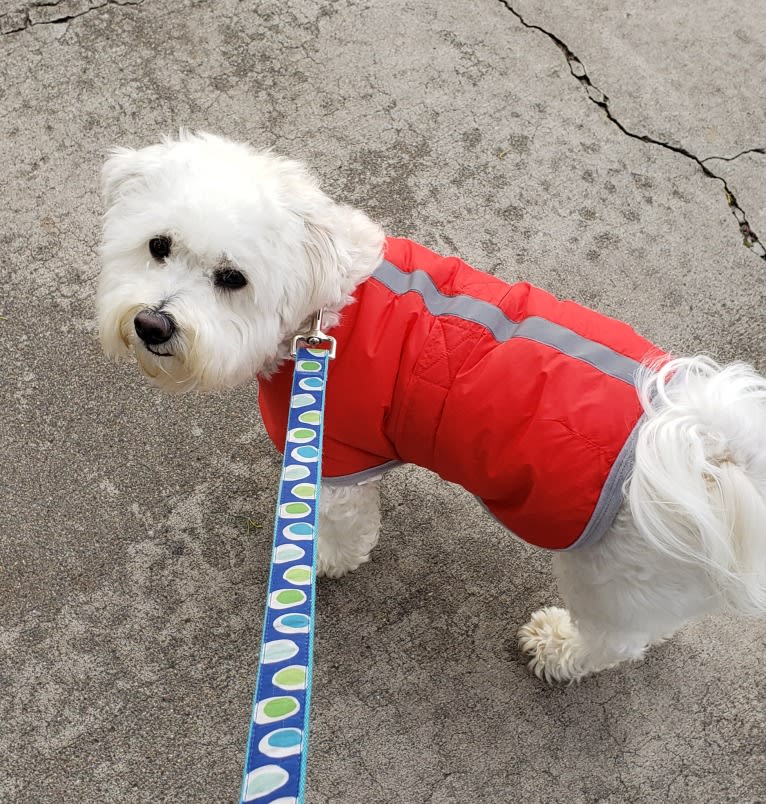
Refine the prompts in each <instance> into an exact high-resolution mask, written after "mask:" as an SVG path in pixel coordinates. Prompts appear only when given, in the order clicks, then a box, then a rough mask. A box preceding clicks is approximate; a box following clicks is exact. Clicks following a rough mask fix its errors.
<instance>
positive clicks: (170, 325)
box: [133, 310, 176, 346]
mask: <svg viewBox="0 0 766 804" xmlns="http://www.w3.org/2000/svg"><path fill="white" fill-rule="evenodd" d="M133 326H134V327H135V328H136V335H138V337H139V338H141V340H142V341H143V342H144V343H145V344H147V345H149V346H154V345H155V344H158V343H165V342H166V341H169V340H170V339H171V338H172V337H173V333H174V332H175V331H176V325H175V322H174V321H173V319H172V318H171V317H170V316H169V315H167V314H165V313H161V312H159V310H141V312H140V313H138V315H137V316H136V317H135V318H134V319H133Z"/></svg>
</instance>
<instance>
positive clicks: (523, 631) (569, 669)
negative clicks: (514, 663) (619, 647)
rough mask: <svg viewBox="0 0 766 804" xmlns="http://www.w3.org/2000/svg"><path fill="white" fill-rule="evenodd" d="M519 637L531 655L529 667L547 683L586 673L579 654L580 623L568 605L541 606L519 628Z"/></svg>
mask: <svg viewBox="0 0 766 804" xmlns="http://www.w3.org/2000/svg"><path fill="white" fill-rule="evenodd" d="M518 637H519V648H520V649H521V650H522V651H523V652H524V653H526V654H527V655H528V656H529V657H530V658H529V662H528V663H527V667H529V669H530V670H531V671H532V672H533V673H534V674H535V675H536V676H537V677H538V678H540V679H542V680H543V681H545V682H546V683H548V684H552V683H554V682H559V683H566V682H571V681H577V680H578V679H580V678H582V677H583V676H584V675H585V673H583V672H582V670H581V669H580V668H579V667H578V663H577V661H576V658H575V654H576V652H577V647H578V643H579V637H578V634H577V627H576V626H575V624H574V623H573V622H572V620H571V618H570V616H569V612H568V611H567V610H566V609H560V608H557V607H555V606H547V607H546V608H543V609H539V610H538V611H536V612H535V613H534V614H533V615H532V617H531V618H530V620H529V622H528V623H527V624H526V625H523V626H522V627H521V628H520V629H519V633H518Z"/></svg>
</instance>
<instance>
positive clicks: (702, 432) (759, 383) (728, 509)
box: [629, 357, 766, 614]
mask: <svg viewBox="0 0 766 804" xmlns="http://www.w3.org/2000/svg"><path fill="white" fill-rule="evenodd" d="M638 391H639V394H640V395H641V401H642V403H643V406H644V409H645V411H646V419H645V421H644V423H643V424H642V426H641V428H640V429H639V433H638V443H637V445H636V463H635V468H634V472H633V476H632V478H631V481H630V487H629V499H630V506H631V511H632V514H633V518H634V520H635V522H636V524H637V526H638V527H639V529H640V531H641V532H642V534H643V535H644V537H645V538H646V539H648V540H649V541H650V542H651V543H652V544H653V546H655V547H656V548H657V549H659V550H661V551H663V552H665V553H666V554H668V555H670V556H673V557H674V558H676V559H680V560H682V561H690V562H694V563H696V564H701V565H703V566H704V567H705V569H706V571H707V573H708V575H709V577H710V580H711V582H712V584H713V585H714V588H715V589H716V590H717V591H718V592H719V593H720V595H721V597H722V598H723V600H724V601H725V602H726V603H728V604H729V605H730V606H731V607H733V608H734V609H736V610H738V611H741V612H745V613H749V614H754V613H761V614H762V613H764V612H766V379H764V378H763V377H761V376H760V375H759V374H757V373H756V372H755V371H754V370H753V369H752V368H751V367H750V366H747V365H745V364H742V363H734V364H732V365H729V366H725V367H722V366H719V365H718V364H717V363H715V362H714V361H712V360H710V359H708V358H706V357H694V358H680V359H674V360H671V361H669V362H668V363H667V364H666V365H664V366H662V367H661V368H660V369H659V370H658V371H656V372H655V371H653V370H651V369H647V370H646V371H644V372H643V373H642V374H641V376H640V377H639V379H638Z"/></svg>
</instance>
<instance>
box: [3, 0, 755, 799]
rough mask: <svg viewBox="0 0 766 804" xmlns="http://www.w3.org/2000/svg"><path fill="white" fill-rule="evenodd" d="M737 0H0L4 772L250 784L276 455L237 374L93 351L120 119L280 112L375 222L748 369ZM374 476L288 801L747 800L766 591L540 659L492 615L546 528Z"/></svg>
mask: <svg viewBox="0 0 766 804" xmlns="http://www.w3.org/2000/svg"><path fill="white" fill-rule="evenodd" d="M671 5H672V4H671ZM676 5H678V4H676ZM749 5H750V6H751V11H750V12H749V13H748V14H743V12H742V6H741V4H737V3H734V2H731V1H730V0H725V1H724V2H712V0H711V2H707V1H706V2H700V3H696V4H694V7H693V9H692V6H691V4H688V5H687V10H685V11H684V12H683V13H682V12H681V11H680V10H676V8H675V6H674V7H673V8H670V7H669V6H668V4H659V3H655V2H650V1H649V0H641V2H635V3H630V4H628V3H622V2H617V0H608V1H607V0H601V2H598V3H596V4H595V5H594V4H587V10H586V5H585V4H575V3H569V2H561V3H555V4H554V3H543V2H533V0H529V1H527V0H519V2H518V3H517V4H516V3H514V2H511V0H508V2H502V1H501V0H478V1H477V2H475V3H470V4H467V3H461V2H459V1H458V0H442V2H431V0H426V1H425V2H409V1H408V0H385V2H374V3H373V2H362V1H361V0H337V2H323V3H315V2H308V0H282V1H280V2H272V1H271V0H265V2H237V1H236V0H221V1H220V2H215V3H213V2H202V1H201V0H179V2H173V3H171V2H170V1H169V0H143V1H142V2H141V0H132V1H131V0H123V1H122V2H119V1H118V0H111V2H110V1H109V0H106V1H104V0H101V2H99V0H62V1H61V2H58V3H56V2H32V3H27V4H24V3H23V2H19V0H10V1H9V0H0V76H2V80H0V154H1V156H2V158H1V160H0V163H1V164H2V165H3V170H2V171H0V198H2V205H0V244H1V245H2V248H0V276H1V278H2V294H0V316H2V318H0V376H1V377H2V381H0V405H1V406H2V412H3V413H2V417H0V477H1V478H2V489H3V493H4V498H3V502H2V505H0V617H1V619H0V622H1V623H2V625H1V626H0V657H1V658H0V678H1V679H2V690H3V695H2V696H1V697H0V722H2V724H3V726H2V728H0V756H1V757H2V758H3V760H2V772H1V773H0V800H2V801H11V802H28V801H32V800H35V801H45V802H48V801H51V802H52V801H72V802H83V801H120V802H122V801H125V802H150V801H151V802H154V801H171V800H175V799H180V798H184V799H185V800H188V801H199V802H211V801H216V802H217V801H231V800H235V799H236V796H237V793H238V787H239V779H240V772H241V762H242V756H243V750H244V743H245V737H246V732H247V716H248V708H249V705H250V696H251V686H252V682H253V674H254V670H255V663H256V656H257V652H258V639H259V636H260V625H261V616H262V606H263V598H264V594H265V586H266V579H267V561H268V554H269V542H270V537H271V534H270V527H271V517H272V507H273V504H274V495H275V490H276V481H277V474H278V462H277V456H276V455H275V453H274V452H273V450H272V449H271V447H270V446H269V444H268V442H267V441H266V439H265V436H264V433H263V428H262V426H261V423H260V421H259V418H258V415H257V411H256V395H255V388H254V386H250V387H247V388H243V389H240V390H238V391H236V392H233V393H231V394H227V395H220V396H219V395H215V396H208V397H199V398H197V397H182V398H172V399H170V398H167V397H164V396H161V395H160V394H159V393H158V392H156V391H154V390H152V389H150V388H149V387H148V386H147V385H146V383H145V382H144V381H143V380H142V379H141V378H140V376H139V375H138V374H137V372H136V371H135V369H134V367H132V366H130V365H121V366H114V365H112V364H110V363H108V362H107V361H106V360H105V359H104V358H103V356H102V355H101V354H100V351H99V348H98V345H97V342H96V332H95V321H94V311H93V295H94V288H95V282H96V277H97V274H98V270H99V265H98V253H97V244H98V236H99V216H100V214H101V212H102V207H101V202H100V199H99V193H98V174H99V170H100V166H101V164H102V162H103V159H104V156H105V154H106V153H107V151H108V149H109V147H110V146H112V145H114V144H127V145H133V146H139V145H144V144H148V143H151V142H153V141H155V140H156V139H157V138H158V137H159V135H161V134H162V133H165V132H172V131H175V130H177V129H178V128H179V127H180V126H185V127H189V128H192V129H196V128H201V129H208V130H213V131H217V132H220V133H223V134H227V135H229V136H232V137H236V138H241V139H247V140H250V141H251V142H253V143H255V144H258V145H263V146H272V147H274V148H275V149H276V150H277V151H279V152H282V153H285V154H287V155H289V156H293V157H297V158H300V159H304V160H306V161H308V162H309V163H310V164H311V165H312V166H313V168H314V170H315V172H316V173H317V174H318V176H319V177H320V178H321V180H322V182H323V185H324V186H325V188H326V189H327V190H328V191H329V192H330V193H332V194H334V195H335V196H337V197H339V198H341V199H343V200H345V201H346V202H348V203H352V204H355V205H357V206H359V207H362V208H364V209H365V210H366V211H367V212H368V213H369V214H371V215H372V216H374V217H375V218H377V219H379V220H380V221H381V222H382V223H383V224H384V225H385V227H386V229H387V231H389V232H390V233H392V234H399V235H403V236H409V237H413V238H416V239H418V240H420V241H421V242H423V243H425V244H426V245H428V246H430V247H432V248H435V249H437V250H441V251H443V252H450V253H458V254H460V255H461V256H462V257H463V258H464V259H466V260H468V261H469V262H471V263H473V264H474V265H476V266H478V267H482V268H484V269H486V270H489V271H491V272H493V273H496V274H497V275H499V276H502V277H505V278H507V279H509V280H516V279H521V278H525V279H529V280H531V281H533V282H535V283H537V284H539V285H542V286H544V287H546V288H549V289H551V290H553V291H554V292H556V293H557V294H558V295H560V296H565V297H571V298H574V299H575V300H577V301H579V302H582V303H585V304H589V305H592V306H596V307H598V308H599V309H601V310H603V311H604V312H606V313H609V314H612V315H617V316H619V317H621V318H623V319H625V320H627V321H628V322H630V323H631V324H633V325H634V326H635V327H636V328H638V329H639V330H640V331H642V332H643V333H644V334H646V335H647V336H648V337H650V338H652V339H653V340H655V341H656V342H658V343H659V344H660V345H662V346H663V347H665V348H667V349H671V350H674V351H677V352H694V351H708V352H710V353H712V354H714V355H716V356H717V357H719V358H720V359H723V360H728V359H733V358H744V359H747V360H750V361H752V362H754V363H755V364H756V365H757V366H758V367H759V368H760V369H761V370H766V334H765V333H766V306H765V304H764V302H765V299H764V277H765V276H766V273H765V271H766V263H765V262H764V261H763V260H762V259H761V258H759V256H758V254H759V250H758V248H757V247H756V248H753V247H751V248H747V247H746V246H745V245H744V244H743V233H742V231H741V221H738V219H737V217H736V214H740V213H741V215H742V216H743V218H744V219H745V220H746V221H748V222H749V226H750V227H751V229H752V230H754V232H755V233H756V234H757V233H758V232H761V237H762V238H764V239H766V220H764V218H765V217H766V215H765V214H764V199H763V193H762V191H761V190H760V189H759V187H760V184H761V183H762V182H761V181H760V178H761V175H762V172H763V170H762V168H763V164H764V163H763V160H764V158H766V157H764V156H763V155H762V154H760V153H758V152H756V151H755V150H752V149H757V148H763V146H765V145H766V140H764V139H763V138H764V136H766V135H764V133H763V129H764V126H763V116H764V113H763V108H762V107H763V104H762V84H763V81H762V71H763V54H764V50H763V41H764V37H763V35H762V33H763V32H764V27H765V26H766V8H765V7H764V4H763V3H762V2H757V3H752V4H749ZM520 15H521V18H523V22H522V19H521V18H520ZM530 26H538V27H537V28H535V27H530ZM733 53H735V54H736V58H735V59H734V58H732V54H733ZM604 95H606V96H608V103H606V102H605V101H604V98H603V96H604ZM605 107H606V108H605ZM607 111H608V114H607ZM626 131H630V132H632V133H634V134H637V135H639V137H643V136H645V137H646V140H645V141H644V140H642V139H640V138H636V137H635V136H630V135H629V134H627V133H626ZM759 138H760V139H759ZM668 146H673V147H668ZM749 149H750V150H751V153H749V154H748V155H746V156H742V157H739V158H738V159H736V160H734V161H729V162H725V163H724V162H721V161H720V160H715V159H712V157H721V156H726V157H731V156H734V155H736V154H737V153H739V152H741V151H745V150H749ZM682 151H687V152H688V153H684V152H682ZM703 159H705V160H708V161H705V166H707V168H708V172H707V173H706V172H705V170H703V168H702V166H701V165H700V161H701V160H703ZM710 174H713V175H710ZM716 176H720V177H722V178H725V179H726V182H727V184H728V185H729V186H730V189H733V191H734V194H735V195H736V201H737V209H735V208H733V207H732V206H731V204H730V200H731V199H730V198H727V194H726V192H725V188H724V186H723V182H722V181H720V180H719V179H717V178H715V177H716ZM749 240H750V245H751V246H753V245H754V243H755V245H756V246H757V236H756V240H755V241H753V239H752V238H749ZM384 508H385V527H384V532H383V538H382V540H381V545H380V547H379V548H378V549H377V550H376V552H375V554H374V559H373V561H372V562H371V563H370V564H368V565H366V566H364V567H363V568H361V569H360V570H359V571H358V572H357V573H355V574H353V575H352V576H349V577H347V578H345V579H342V580H340V581H322V582H320V587H319V605H318V634H317V644H316V675H315V692H314V708H313V722H312V743H311V764H310V771H309V780H308V782H309V794H308V797H307V801H308V802H310V804H358V802H366V804H390V803H391V802H404V803H405V804H410V802H413V803H421V802H422V803H423V804H426V802H430V803H431V804H448V803H449V804H453V803H455V804H456V803H457V802H460V803H461V804H468V803H473V802H482V804H483V803H485V802H486V803H487V804H503V803H504V802H509V801H530V802H538V801H539V802H558V801H562V802H595V801H603V802H639V801H640V802H655V801H674V802H700V801H705V802H722V801H731V802H735V801H736V802H756V801H761V800H763V799H764V798H766V755H765V753H764V750H765V749H764V745H765V743H766V737H765V735H764V729H765V727H766V723H765V718H766V715H765V713H764V698H765V697H766V685H765V684H764V673H763V665H764V661H765V660H766V645H765V644H764V642H765V636H766V625H765V624H764V623H763V622H760V623H759V622H747V621H740V620H737V621H735V620H731V619H728V618H726V617H718V618H713V619H709V620H705V621H704V622H700V623H697V624H694V625H691V626H689V627H688V628H686V629H685V630H684V631H683V632H682V633H681V634H679V635H678V636H677V637H675V638H674V639H673V640H672V641H670V642H668V643H666V644H664V645H662V646H660V647H658V648H656V649H654V650H652V651H651V653H650V655H649V657H648V658H647V659H646V661H644V662H643V663H642V664H640V665H635V666H630V667H622V668H618V669H616V670H613V671H610V672H607V673H604V674H603V675H602V676H599V677H597V678H594V679H591V680H589V681H587V682H586V683H584V684H582V685H579V686H573V687H569V688H565V689H548V688H545V687H544V686H542V685H541V684H540V683H539V682H537V681H536V680H535V679H534V678H532V677H530V676H529V675H528V673H527V671H526V669H525V667H524V665H523V661H522V658H521V657H520V656H519V654H518V652H517V649H516V646H515V636H514V635H515V632H516V629H517V627H518V626H519V625H520V624H521V623H522V622H524V621H525V619H526V617H527V615H528V613H529V612H530V611H531V610H533V609H534V608H536V607H538V606H539V605H541V604H543V603H547V602H555V601H556V599H557V598H556V591H555V588H554V586H553V582H552V578H551V575H550V571H549V559H548V557H547V556H546V555H545V554H543V553H542V552H536V551H534V550H532V549H530V548H528V547H526V546H524V545H522V544H519V543H517V542H516V541H515V540H513V539H512V538H511V537H509V536H508V535H507V534H506V533H505V532H504V531H503V530H502V529H501V528H500V527H499V526H497V525H496V524H494V523H493V522H491V521H489V520H488V519H487V518H486V517H485V516H484V515H483V514H482V513H481V511H480V510H479V508H478V506H477V505H476V504H475V503H474V502H473V501H472V499H471V498H470V497H469V496H468V495H467V494H465V493H464V492H462V491H461V490H459V489H455V488H453V487H451V486H447V485H445V484H443V483H442V482H440V481H438V479H435V478H434V477H431V476H429V475H427V474H426V473H424V472H421V471H420V470H417V469H413V468H404V469H400V470H397V471H396V472H395V473H394V474H393V475H392V476H391V477H390V480H389V482H388V484H387V485H386V489H385V493H384Z"/></svg>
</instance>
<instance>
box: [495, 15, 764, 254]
mask: <svg viewBox="0 0 766 804" xmlns="http://www.w3.org/2000/svg"><path fill="white" fill-rule="evenodd" d="M499 2H500V4H501V5H502V6H504V7H505V8H506V9H507V10H508V11H510V13H511V14H513V16H514V17H516V19H517V20H519V22H520V23H521V24H522V25H523V26H524V27H525V28H529V29H530V30H534V31H539V32H540V33H542V34H545V36H547V37H548V38H549V39H550V40H551V41H552V42H553V43H554V44H555V45H556V47H558V49H559V50H560V51H561V52H562V53H563V54H564V57H565V58H566V60H567V64H568V65H569V71H570V72H571V73H572V75H573V76H574V77H575V78H576V79H577V80H578V81H579V82H580V84H582V85H583V86H584V87H585V91H586V93H587V95H588V98H589V99H590V100H591V101H592V102H593V103H595V104H596V106H598V107H599V108H600V109H602V110H603V111H604V113H605V114H606V116H607V119H608V120H609V121H610V122H611V123H613V124H614V125H615V126H616V127H617V128H618V129H619V130H620V131H621V132H622V133H623V134H625V135H626V136H627V137H631V138H632V139H634V140H639V141H640V142H645V143H647V144H649V145H659V146H660V147H661V148H665V149H666V150H668V151H673V153H677V154H680V155H681V156H684V157H686V158H687V159H691V160H692V161H693V162H695V163H696V164H697V166H698V167H699V168H700V170H701V171H702V173H703V174H704V175H705V176H706V177H707V178H709V179H716V180H717V181H720V182H721V184H723V188H724V192H725V193H726V202H727V203H728V205H729V208H730V209H731V211H732V215H734V218H735V220H736V221H737V225H738V226H739V231H740V233H741V235H742V242H743V245H744V246H745V247H746V248H749V249H750V250H751V251H752V252H753V253H754V254H755V255H756V256H757V257H760V258H761V259H762V260H766V247H765V246H764V244H763V243H761V241H760V240H759V238H758V235H757V234H756V233H755V232H754V231H753V230H752V228H751V227H750V224H749V223H748V220H747V215H746V214H745V211H744V210H743V209H742V207H741V206H740V205H739V203H738V201H737V198H736V196H735V195H734V193H733V192H732V190H731V188H730V187H729V185H728V183H727V182H726V179H724V178H723V177H722V176H718V175H716V174H715V173H713V171H712V170H710V168H709V167H707V165H706V164H705V162H707V161H709V160H711V159H722V160H724V161H728V162H731V161H733V160H735V159H737V158H739V157H740V156H743V155H744V154H747V153H766V148H750V149H748V150H745V151H742V152H741V153H738V154H737V155H736V156H733V157H730V158H728V159H726V158H725V157H716V156H709V157H706V158H705V159H700V158H699V157H698V156H696V155H695V154H693V153H692V152H691V151H689V150H688V149H686V148H684V147H682V146H680V145H671V144H670V143H669V142H663V141H662V140H657V139H655V138H654V137H650V136H649V135H648V134H636V133H634V132H633V131H630V130H628V129H627V128H625V126H624V125H623V124H622V123H621V122H620V121H619V120H618V119H617V118H616V117H615V116H614V114H613V113H612V110H611V109H610V108H609V97H608V95H607V94H606V93H605V92H603V91H602V90H600V89H599V88H598V87H597V86H595V85H594V84H593V83H592V82H591V80H590V77H589V76H588V73H587V71H586V69H585V66H584V65H583V63H582V62H581V61H580V59H579V58H578V57H577V56H576V55H575V54H574V53H573V52H572V50H571V49H570V47H569V46H568V45H567V44H566V42H564V41H563V40H562V39H559V37H558V36H556V34H554V33H551V31H547V30H546V29H545V28H543V27H541V26H540V25H535V24H534V23H531V22H527V21H526V20H525V19H524V17H522V15H521V14H520V13H519V12H518V11H516V9H515V8H513V6H512V5H511V3H510V2H509V0H499Z"/></svg>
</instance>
